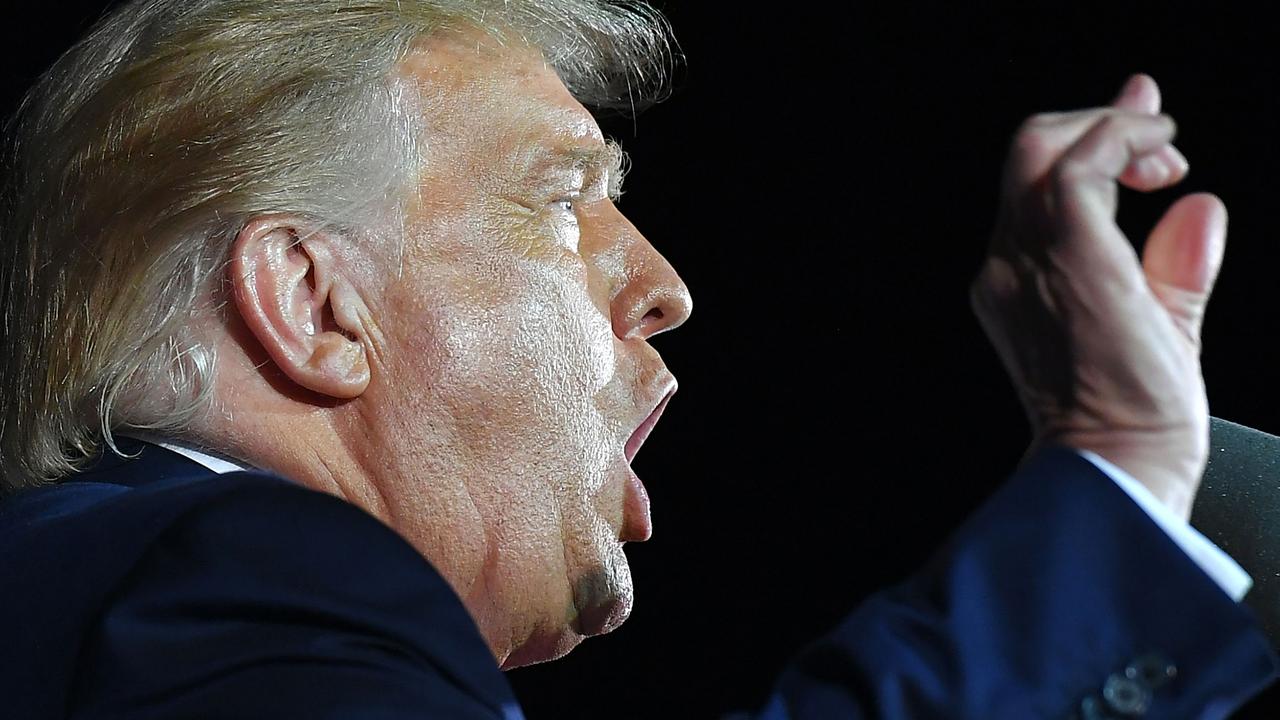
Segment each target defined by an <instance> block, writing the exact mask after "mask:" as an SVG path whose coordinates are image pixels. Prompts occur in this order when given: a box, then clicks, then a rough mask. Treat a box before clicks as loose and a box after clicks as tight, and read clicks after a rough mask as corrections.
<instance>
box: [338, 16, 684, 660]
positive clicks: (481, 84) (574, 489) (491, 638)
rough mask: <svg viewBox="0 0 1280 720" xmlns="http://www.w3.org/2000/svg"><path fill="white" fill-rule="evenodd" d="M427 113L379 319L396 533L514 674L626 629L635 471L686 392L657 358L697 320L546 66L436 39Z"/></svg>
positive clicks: (420, 56)
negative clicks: (443, 582)
mask: <svg viewBox="0 0 1280 720" xmlns="http://www.w3.org/2000/svg"><path fill="white" fill-rule="evenodd" d="M401 70H402V72H403V74H404V76H405V77H406V78H408V79H409V80H410V81H411V82H412V84H413V85H414V86H416V88H417V90H418V92H419V93H420V96H421V104H422V107H423V108H424V114H425V128H424V134H423V137H424V142H423V144H424V150H423V154H424V158H425V162H424V168H425V169H424V171H423V174H422V176H421V178H420V181H419V184H418V197H417V199H416V200H415V201H414V202H412V203H410V206H409V210H408V213H407V218H406V222H405V229H404V232H405V234H404V238H405V240H404V244H403V247H401V248H396V249H395V250H394V251H388V252H390V253H391V255H390V256H388V257H387V258H386V268H379V272H378V273H375V274H379V275H380V276H381V279H380V280H379V284H380V285H381V290H380V292H377V293H372V294H371V297H370V301H369V312H370V314H371V315H372V317H371V318H370V320H371V322H370V323H369V324H370V326H371V327H374V328H376V333H375V334H374V337H375V338H376V340H375V342H374V344H375V347H374V348H373V349H372V352H373V354H375V355H378V356H380V358H379V361H380V364H383V365H384V366H385V371H384V372H385V377H384V380H385V382H374V383H373V384H372V385H370V387H369V390H368V392H367V393H366V395H365V398H364V399H365V400H367V401H368V402H367V403H365V407H367V408H370V409H371V410H372V409H376V411H370V412H366V417H364V418H363V421H364V422H365V423H367V429H366V431H365V432H366V434H367V436H368V438H369V443H368V445H367V447H365V448H362V449H360V450H358V451H357V452H364V453H368V454H369V455H370V457H371V459H374V460H376V464H377V465H378V466H379V467H381V468H382V469H383V472H382V474H381V477H380V478H378V489H379V492H380V493H381V494H382V496H383V497H382V498H381V502H382V503H384V505H385V507H386V508H387V513H388V516H389V520H390V522H391V524H392V525H393V526H394V527H395V528H396V529H397V530H398V531H399V532H400V533H401V534H402V535H404V536H405V537H406V538H407V539H409V540H410V541H411V542H412V543H414V544H415V545H416V546H417V547H418V548H419V550H420V551H421V552H423V554H424V555H426V556H427V557H429V558H430V559H431V560H432V561H433V562H434V563H435V565H436V566H437V567H438V569H439V570H440V571H441V572H442V573H443V574H444V575H445V577H446V578H447V579H448V580H449V581H450V583H451V584H453V586H454V588H455V589H456V590H457V592H458V593H459V595H460V596H461V597H462V598H463V599H464V600H465V602H466V603H467V605H468V607H469V609H470V610H471V612H472V615H473V616H474V617H475V618H476V619H477V621H478V622H479V625H480V628H481V630H482V632H483V633H484V634H485V637H486V639H487V640H488V642H489V644H490V646H491V648H493V649H494V652H495V654H497V655H498V657H499V658H500V659H504V658H505V660H504V665H505V666H508V667H511V666H516V665H520V664H526V663H529V662H536V661H540V660H546V659H551V658H554V657H557V656H559V655H562V654H564V653H565V652H567V651H568V650H570V649H571V648H572V647H573V646H574V645H576V644H577V643H578V642H579V641H580V640H581V639H582V637H583V636H586V635H593V634H598V633H602V632H607V631H609V630H611V629H613V628H614V627H616V626H617V625H618V624H619V623H621V622H622V621H623V620H624V619H625V618H626V616H627V614H628V612H629V610H630V607H631V602H632V587H631V577H630V572H629V570H628V567H627V560H626V557H625V556H624V554H623V551H622V544H623V543H624V542H626V541H640V540H644V539H646V538H647V537H648V536H649V533H650V525H649V507H648V498H647V495H646V493H645V490H644V487H643V485H641V484H640V482H639V480H638V479H637V478H636V477H635V475H634V474H633V473H632V471H631V468H630V459H631V457H632V456H633V455H634V453H635V450H636V449H637V447H638V444H639V442H642V441H643V439H644V436H645V435H647V433H648V430H649V429H650V428H651V427H652V423H653V421H654V420H656V413H655V410H657V411H658V412H660V411H661V407H662V406H663V405H665V401H666V399H667V397H668V396H669V395H670V393H671V392H672V391H673V390H674V388H675V380H674V378H673V377H672V375H671V374H670V373H669V372H668V371H667V369H666V367H665V365H664V364H663V362H662V360H661V359H660V358H659V356H658V354H657V353H656V352H655V351H654V350H653V349H652V348H651V347H650V346H649V344H648V342H647V339H648V338H649V337H651V336H652V335H654V334H656V333H658V332H662V331H664V330H667V329H671V328H672V327H675V326H676V325H679V324H680V323H682V322H683V321H684V320H685V319H686V317H687V316H688V313H689V309H690V300H689V296H688V292H687V290H686V289H685V287H684V285H683V283H682V282H681V281H680V279H679V278H678V277H677V276H676V274H675V272H674V271H673V270H672V268H671V267H670V266H669V265H668V264H667V262H666V261H665V260H664V259H663V258H662V257H661V256H660V255H659V254H658V253H657V252H656V251H655V250H654V249H653V247H651V246H650V245H649V243H648V242H647V241H646V240H645V239H644V238H643V237H642V236H641V235H640V234H639V232H638V231H637V230H636V229H635V228H634V227H633V226H632V225H631V224H630V223H629V222H628V221H627V220H626V219H625V218H624V217H623V216H622V215H621V214H620V213H619V212H618V210H617V209H616V208H615V206H614V204H613V202H612V201H611V198H610V194H611V187H612V186H614V185H616V184H617V182H618V181H619V180H620V178H618V177H617V174H618V172H619V169H620V168H619V164H620V162H619V161H620V158H618V157H617V154H616V152H614V151H613V150H612V149H611V148H610V147H609V146H608V145H606V143H605V142H604V140H603V137H602V135H601V132H600V130H599V128H598V127H597V125H596V123H595V121H594V120H593V119H592V118H591V116H590V114H589V113H588V112H587V111H586V110H585V109H584V108H583V107H582V106H581V105H580V104H579V103H578V102H577V101H576V100H574V98H573V97H572V96H571V95H570V93H569V92H568V91H567V90H566V89H565V87H564V85H563V84H562V83H561V82H560V80H559V78H558V77H557V75H556V74H555V72H554V70H552V69H550V68H548V67H547V66H546V65H545V64H544V62H543V60H542V58H541V56H540V55H538V54H536V53H535V52H533V51H530V50H527V49H524V48H520V47H508V48H503V47H500V46H498V45H497V44H496V43H494V42H493V41H492V40H489V39H487V38H481V37H479V36H466V37H464V38H454V39H448V38H445V37H437V38H434V39H431V40H429V41H427V42H426V43H424V44H423V45H422V46H420V47H419V48H418V49H417V50H416V51H415V52H414V54H412V55H411V56H410V58H409V59H408V60H407V61H405V63H404V64H403V65H402V68H401Z"/></svg>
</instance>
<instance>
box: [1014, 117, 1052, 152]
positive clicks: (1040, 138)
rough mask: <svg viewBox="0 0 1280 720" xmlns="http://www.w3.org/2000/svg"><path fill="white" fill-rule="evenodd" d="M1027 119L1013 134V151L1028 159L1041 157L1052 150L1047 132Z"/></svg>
mask: <svg viewBox="0 0 1280 720" xmlns="http://www.w3.org/2000/svg"><path fill="white" fill-rule="evenodd" d="M1033 122H1034V118H1033V119H1032V120H1028V121H1027V122H1026V123H1024V124H1023V126H1022V127H1021V128H1020V129H1019V130H1018V132H1017V134H1016V135H1014V136H1013V153H1014V155H1017V156H1018V157H1021V158H1025V159H1028V160H1034V159H1038V158H1043V157H1046V156H1048V155H1050V154H1051V153H1052V152H1053V146H1052V142H1051V140H1050V137H1049V133H1048V131H1047V130H1046V128H1045V127H1044V126H1041V125H1034V124H1033Z"/></svg>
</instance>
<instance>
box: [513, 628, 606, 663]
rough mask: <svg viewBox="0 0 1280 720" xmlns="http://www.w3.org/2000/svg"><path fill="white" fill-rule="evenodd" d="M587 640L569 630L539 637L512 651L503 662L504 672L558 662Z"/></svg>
mask: <svg viewBox="0 0 1280 720" xmlns="http://www.w3.org/2000/svg"><path fill="white" fill-rule="evenodd" d="M585 639H586V638H585V636H583V635H580V634H578V633H577V632H574V631H573V630H571V629H569V628H565V629H564V630H563V631H562V632H560V633H558V634H554V633H549V634H546V635H538V636H536V637H532V638H530V639H529V640H528V642H526V643H524V644H523V645H521V646H520V647H518V648H516V649H515V650H513V651H511V654H510V655H508V656H507V658H506V659H505V660H503V661H502V666H501V667H502V669H503V670H511V669H514V668H518V667H524V666H525V665H536V664H538V663H544V662H548V661H551V660H558V659H560V658H562V657H564V656H565V655H568V654H569V651H570V650H572V649H574V648H576V647H578V643H580V642H582V641H583V640H585Z"/></svg>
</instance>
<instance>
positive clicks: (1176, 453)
mask: <svg viewBox="0 0 1280 720" xmlns="http://www.w3.org/2000/svg"><path fill="white" fill-rule="evenodd" d="M1208 435H1209V434H1208V431H1207V430H1206V431H1205V432H1204V433H1193V432H1182V433H1168V432H1162V433H1154V434H1152V433H1137V432H1118V431H1117V432H1107V433H1085V432H1077V433H1063V434H1060V435H1057V436H1051V437H1046V438H1044V439H1043V440H1041V441H1039V442H1037V443H1036V445H1043V444H1054V445H1061V446H1064V447H1069V448H1072V449H1075V450H1087V451H1089V452H1092V453H1094V454H1096V455H1097V456H1098V457H1100V458H1102V459H1104V460H1106V461H1107V462H1109V463H1111V464H1112V465H1115V466H1116V467H1118V468H1120V469H1121V470H1123V471H1124V472H1126V473H1128V474H1129V475H1130V476H1131V477H1132V478H1133V479H1134V480H1136V481H1137V482H1138V483H1140V484H1141V485H1143V486H1144V487H1146V488H1147V490H1149V491H1150V492H1151V494H1152V495H1154V496H1155V497H1156V498H1157V499H1158V500H1159V501H1160V502H1161V504H1163V505H1164V506H1165V507H1166V508H1167V509H1168V510H1169V511H1170V512H1171V513H1173V514H1175V515H1177V516H1178V517H1179V518H1182V519H1183V520H1190V518H1191V507H1192V504H1193V502H1194V501H1195V495H1196V491H1197V490H1198V489H1199V487H1200V480H1201V478H1202V477H1203V476H1204V468H1205V465H1206V463H1207V461H1208V448H1209V437H1208Z"/></svg>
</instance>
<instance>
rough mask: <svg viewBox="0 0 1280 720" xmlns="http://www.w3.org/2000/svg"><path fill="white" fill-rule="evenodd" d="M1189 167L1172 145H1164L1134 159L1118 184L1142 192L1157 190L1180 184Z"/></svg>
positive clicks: (1121, 175)
mask: <svg viewBox="0 0 1280 720" xmlns="http://www.w3.org/2000/svg"><path fill="white" fill-rule="evenodd" d="M1189 168H1190V165H1188V163H1187V159H1186V158H1185V157H1183V155H1182V153H1181V152H1178V149H1177V148H1176V147H1174V146H1173V145H1165V146H1164V147H1162V148H1160V149H1159V150H1156V151H1155V152H1153V153H1150V154H1148V155H1144V156H1142V157H1139V158H1135V159H1134V161H1133V162H1131V163H1129V166H1128V167H1126V168H1125V169H1124V172H1123V173H1121V174H1120V178H1119V180H1120V184H1122V185H1124V186H1125V187H1128V188H1131V189H1133V190H1141V191H1143V192H1146V191H1150V190H1159V189H1161V188H1165V187H1168V186H1170V185H1173V184H1175V183H1178V182H1181V181H1182V179H1183V178H1184V177H1186V176H1187V170H1188V169H1189Z"/></svg>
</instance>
